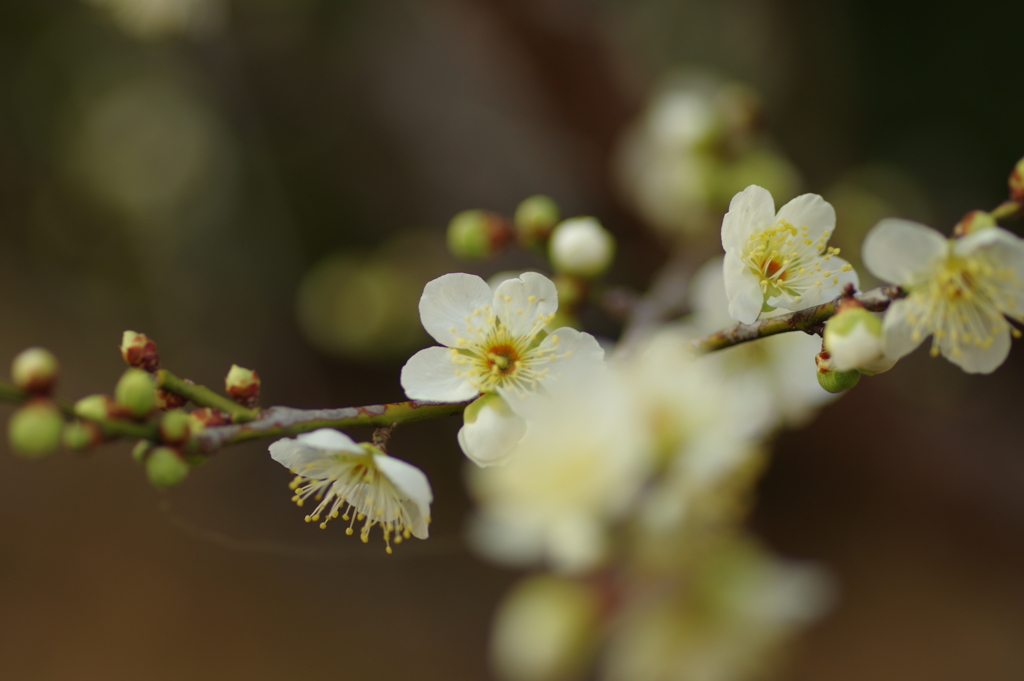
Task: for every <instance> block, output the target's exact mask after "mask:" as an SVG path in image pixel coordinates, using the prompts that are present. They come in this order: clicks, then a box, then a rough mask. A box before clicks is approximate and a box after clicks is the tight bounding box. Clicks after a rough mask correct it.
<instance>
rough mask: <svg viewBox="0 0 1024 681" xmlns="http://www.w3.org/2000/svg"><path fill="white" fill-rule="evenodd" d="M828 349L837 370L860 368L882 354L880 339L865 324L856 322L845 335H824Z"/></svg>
mask: <svg viewBox="0 0 1024 681" xmlns="http://www.w3.org/2000/svg"><path fill="white" fill-rule="evenodd" d="M826 337H827V338H828V343H827V345H828V351H829V353H830V354H831V355H832V361H833V363H835V366H836V370H837V371H850V370H852V369H860V368H862V367H866V366H868V365H870V364H871V363H873V362H875V361H877V360H878V359H879V357H881V356H882V355H883V354H884V349H883V347H882V339H881V338H879V337H878V336H876V335H875V334H873V333H871V331H869V330H868V328H867V326H866V325H864V324H858V325H857V326H855V327H853V330H851V331H850V332H849V333H847V334H846V335H845V336H837V335H826Z"/></svg>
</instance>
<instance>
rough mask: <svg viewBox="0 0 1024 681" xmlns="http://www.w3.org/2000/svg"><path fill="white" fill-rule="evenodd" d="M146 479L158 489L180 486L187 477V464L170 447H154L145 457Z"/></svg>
mask: <svg viewBox="0 0 1024 681" xmlns="http://www.w3.org/2000/svg"><path fill="white" fill-rule="evenodd" d="M145 465H146V477H148V478H149V482H150V483H151V484H152V485H153V486H154V487H157V488H159V489H170V488H171V487H176V486H177V485H180V484H181V483H182V481H183V480H184V479H185V477H186V476H188V469H189V466H188V463H187V462H186V461H185V459H183V458H182V456H181V454H180V453H179V452H178V451H177V450H176V449H174V448H172V447H154V448H153V449H152V450H151V451H150V452H149V456H147V457H146V463H145Z"/></svg>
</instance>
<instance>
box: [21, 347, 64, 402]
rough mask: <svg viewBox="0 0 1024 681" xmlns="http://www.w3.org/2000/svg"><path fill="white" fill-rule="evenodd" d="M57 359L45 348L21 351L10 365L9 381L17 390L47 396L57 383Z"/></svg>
mask: <svg viewBox="0 0 1024 681" xmlns="http://www.w3.org/2000/svg"><path fill="white" fill-rule="evenodd" d="M58 368H59V365H58V364H57V358H56V357H54V355H53V353H52V352H50V351H49V350H47V349H45V348H28V349H27V350H22V351H21V352H19V353H18V355H17V356H16V357H15V358H14V361H13V362H12V363H11V380H12V381H13V382H14V385H16V386H17V387H18V388H19V389H21V390H25V391H27V392H30V393H36V394H43V395H46V394H49V392H50V391H51V390H52V389H53V384H54V383H56V382H57V370H58Z"/></svg>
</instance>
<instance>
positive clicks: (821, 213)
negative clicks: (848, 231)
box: [776, 194, 836, 242]
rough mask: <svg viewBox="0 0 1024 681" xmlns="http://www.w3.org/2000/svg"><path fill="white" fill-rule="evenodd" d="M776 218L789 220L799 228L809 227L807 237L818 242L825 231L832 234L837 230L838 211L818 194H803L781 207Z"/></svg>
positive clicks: (826, 239)
mask: <svg viewBox="0 0 1024 681" xmlns="http://www.w3.org/2000/svg"><path fill="white" fill-rule="evenodd" d="M776 220H777V221H784V222H788V223H789V224H791V225H793V226H794V227H796V228H797V229H799V228H800V227H807V238H808V239H810V240H811V241H815V242H816V241H817V240H818V238H819V237H821V236H822V233H823V232H828V233H829V236H831V235H832V232H833V231H835V228H836V211H835V209H834V208H833V207H832V204H831V203H829V202H828V201H826V200H825V199H823V198H821V197H820V196H818V195H817V194H803V195H802V196H798V197H796V198H795V199H793V200H792V201H790V202H789V203H787V204H786V205H785V206H783V207H782V208H780V209H779V214H778V216H776ZM825 241H826V242H827V241H828V237H825Z"/></svg>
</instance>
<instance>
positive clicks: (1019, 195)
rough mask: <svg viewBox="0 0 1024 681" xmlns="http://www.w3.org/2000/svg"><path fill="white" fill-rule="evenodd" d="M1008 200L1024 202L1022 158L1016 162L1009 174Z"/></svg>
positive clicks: (1023, 164) (1023, 159)
mask: <svg viewBox="0 0 1024 681" xmlns="http://www.w3.org/2000/svg"><path fill="white" fill-rule="evenodd" d="M1010 198H1012V199H1013V200H1014V201H1021V202H1024V158H1022V159H1021V160H1019V161H1017V165H1015V166H1014V167H1013V172H1011V173H1010Z"/></svg>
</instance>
